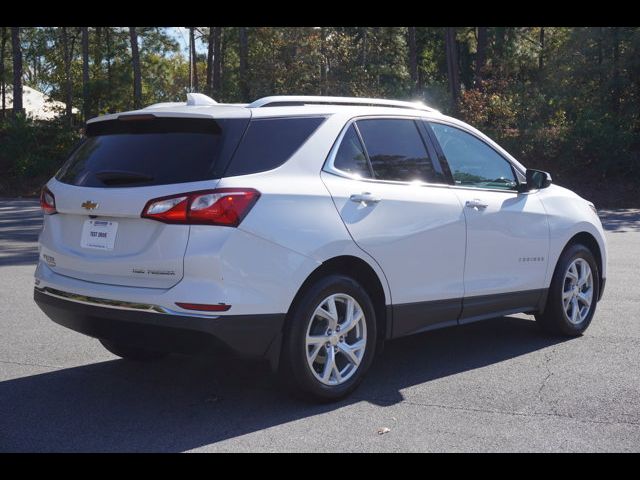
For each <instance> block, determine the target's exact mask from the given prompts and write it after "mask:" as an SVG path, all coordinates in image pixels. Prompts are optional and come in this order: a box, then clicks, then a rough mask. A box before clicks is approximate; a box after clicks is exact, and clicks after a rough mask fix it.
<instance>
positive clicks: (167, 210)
mask: <svg viewBox="0 0 640 480" xmlns="http://www.w3.org/2000/svg"><path fill="white" fill-rule="evenodd" d="M259 197H260V192H258V191H257V190H254V189H253V188H217V189H215V190H201V191H197V192H188V193H180V194H178V195H171V196H168V197H161V198H154V199H153V200H149V202H147V205H146V206H145V207H144V210H142V214H141V217H142V218H150V219H152V220H158V221H159V222H164V223H177V224H183V225H221V226H226V227H237V226H238V225H240V222H242V219H243V218H244V217H245V216H246V215H247V213H249V210H251V207H253V205H254V204H255V203H256V201H257V200H258V198H259Z"/></svg>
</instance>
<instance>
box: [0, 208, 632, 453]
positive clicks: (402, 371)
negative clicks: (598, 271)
mask: <svg viewBox="0 0 640 480" xmlns="http://www.w3.org/2000/svg"><path fill="white" fill-rule="evenodd" d="M601 215H602V218H603V224H604V225H605V227H606V228H607V229H608V232H607V240H608V242H609V253H610V260H609V274H608V279H607V286H606V291H605V296H604V299H603V300H602V302H600V303H599V304H598V309H597V312H596V315H595V318H594V320H593V323H592V325H591V326H590V328H589V329H588V330H587V332H586V333H585V335H583V336H582V337H579V338H574V339H569V340H567V339H563V338H550V337H547V336H544V335H543V334H541V333H540V332H539V330H538V328H537V326H536V325H535V322H534V321H533V317H530V316H527V315H514V316H508V317H501V318H496V319H492V320H488V321H485V322H480V323H477V324H471V325H467V326H464V327H457V328H451V329H447V330H440V331H435V332H429V333H425V334H421V335H417V336H413V337H408V338H404V339H400V340H396V341H394V342H391V343H389V344H388V345H387V348H386V349H385V352H384V353H383V354H382V356H380V357H379V358H378V359H377V360H376V362H375V363H374V365H373V367H372V370H371V371H370V373H369V374H368V376H367V378H366V380H365V382H364V383H363V384H362V385H361V387H360V389H359V390H357V391H356V392H355V394H353V395H352V396H351V397H349V398H348V399H346V400H344V401H342V402H340V403H336V404H331V405H314V404H309V403H304V402H301V401H299V400H295V399H293V398H290V397H289V396H287V394H286V393H284V392H282V391H281V390H280V389H279V387H278V385H277V383H276V382H275V380H274V378H273V377H272V375H271V374H270V372H269V369H268V367H267V366H266V365H262V364H259V363H256V362H249V361H239V360H235V359H230V358H227V357H221V356H211V355H200V356H197V357H184V356H183V357H181V356H173V357H170V358H168V359H166V360H162V361H160V362H157V363H153V364H132V363H129V362H126V361H124V360H120V359H118V358H117V357H115V356H113V355H111V354H110V353H108V352H107V351H106V350H104V349H103V348H102V347H101V345H100V344H99V343H98V341H97V340H93V339H91V338H88V337H85V336H83V335H81V334H78V333H75V332H73V331H71V330H67V329H65V328H63V327H60V326H58V325H56V324H54V323H53V322H51V321H50V320H49V319H48V318H47V317H46V316H45V315H44V314H43V313H42V312H41V311H40V310H39V309H38V308H37V307H36V305H35V304H34V302H33V300H32V291H33V271H34V268H35V262H36V260H37V257H38V253H37V244H36V239H37V234H38V231H39V228H40V223H41V216H40V213H39V211H38V205H37V202H34V201H33V200H0V451H2V452H16V451H37V452H52V451H53V452H68V451H134V452H142V451H145V452H146V451H152V452H183V451H208V452H213V451H240V452H244V451H309V452H352V451H419V452H436V451H437V452H441V451H472V452H476V451H480V452H485V451H569V452H576V451H580V452H591V451H600V452H608V451H622V452H626V451H634V452H638V451H640V318H639V316H640V315H639V314H640V281H639V280H640V276H639V273H638V272H640V211H639V210H615V211H603V212H601ZM380 429H385V430H383V431H386V432H387V433H384V434H380V433H379V431H380ZM386 429H388V431H387V430H386Z"/></svg>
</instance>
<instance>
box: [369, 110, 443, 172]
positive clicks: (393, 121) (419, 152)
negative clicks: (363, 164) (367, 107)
mask: <svg viewBox="0 0 640 480" xmlns="http://www.w3.org/2000/svg"><path fill="white" fill-rule="evenodd" d="M356 124H357V127H358V129H359V130H360V134H361V135H362V140H363V141H364V145H365V147H366V150H367V153H368V154H369V159H370V160H371V166H372V168H373V173H374V175H375V178H376V179H379V180H394V181H401V182H412V181H422V182H429V183H434V182H438V181H441V180H438V175H437V174H436V172H435V171H434V168H433V164H432V163H431V159H430V158H429V154H428V153H427V149H426V147H425V145H424V142H423V141H422V137H421V135H420V132H419V131H418V126H417V125H416V123H415V122H414V121H413V120H405V119H398V118H380V119H367V120H358V121H357V122H356Z"/></svg>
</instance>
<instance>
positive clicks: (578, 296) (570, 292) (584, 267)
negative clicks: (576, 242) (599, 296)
mask: <svg viewBox="0 0 640 480" xmlns="http://www.w3.org/2000/svg"><path fill="white" fill-rule="evenodd" d="M563 285H564V287H563V291H562V305H563V307H564V312H565V315H566V317H567V319H568V320H569V322H571V323H573V324H579V323H580V322H582V321H584V320H585V319H586V318H587V316H588V315H589V312H590V311H591V306H592V303H593V272H592V271H591V266H590V265H589V262H587V261H586V260H585V259H583V258H576V259H575V260H574V261H573V262H571V265H569V268H567V272H566V273H565V276H564V283H563Z"/></svg>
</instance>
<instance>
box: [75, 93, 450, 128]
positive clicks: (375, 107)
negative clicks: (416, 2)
mask: <svg viewBox="0 0 640 480" xmlns="http://www.w3.org/2000/svg"><path fill="white" fill-rule="evenodd" d="M335 113H341V114H350V115H352V116H366V115H402V116H412V117H441V116H442V114H441V113H440V112H439V111H438V110H435V109H433V108H430V107H427V106H426V105H423V104H420V103H418V102H405V101H400V100H387V99H375V98H360V97H321V96H315V97H314V96H271V97H264V98H261V99H259V100H256V101H255V102H253V103H250V104H243V103H217V102H216V101H215V100H213V99H211V98H209V97H207V96H206V95H202V94H191V93H189V94H187V101H186V102H164V103H156V104H153V105H150V106H148V107H145V108H142V109H140V110H132V111H128V112H121V113H114V114H109V115H102V116H100V117H96V118H92V119H91V120H89V121H88V122H87V123H93V122H100V121H105V120H112V119H116V118H119V117H120V116H130V115H131V116H132V115H150V114H151V115H154V116H157V117H190V118H198V117H199V118H202V117H205V118H248V117H253V118H268V117H285V116H307V115H332V114H335Z"/></svg>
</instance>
